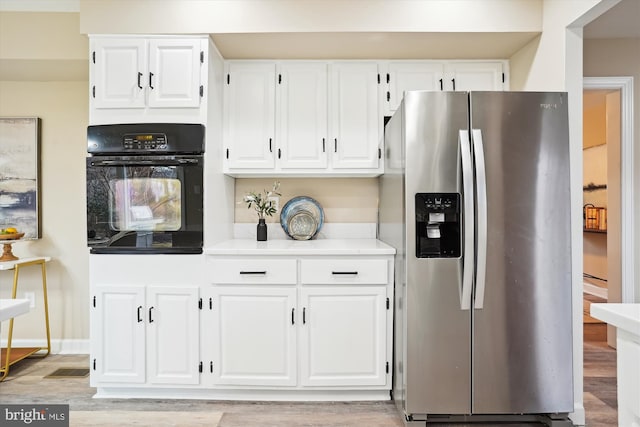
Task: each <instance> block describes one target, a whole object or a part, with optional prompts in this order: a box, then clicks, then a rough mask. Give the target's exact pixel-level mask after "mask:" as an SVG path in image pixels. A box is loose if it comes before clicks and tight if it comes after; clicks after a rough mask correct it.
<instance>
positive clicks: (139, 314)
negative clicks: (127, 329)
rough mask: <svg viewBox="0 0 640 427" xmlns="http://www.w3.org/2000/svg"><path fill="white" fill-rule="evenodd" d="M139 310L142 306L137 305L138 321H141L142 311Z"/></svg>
mask: <svg viewBox="0 0 640 427" xmlns="http://www.w3.org/2000/svg"><path fill="white" fill-rule="evenodd" d="M141 311H142V306H141V305H139V306H138V323H140V322H142V313H141Z"/></svg>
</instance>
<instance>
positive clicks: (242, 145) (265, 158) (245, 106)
mask: <svg viewBox="0 0 640 427" xmlns="http://www.w3.org/2000/svg"><path fill="white" fill-rule="evenodd" d="M275 67H276V66H275V64H274V63H252V62H250V63H233V62H232V63H229V64H228V73H227V80H226V82H225V85H224V89H225V90H224V102H225V109H224V112H225V114H226V116H225V119H224V120H225V138H224V141H225V149H226V153H225V156H226V166H227V168H228V169H273V167H274V166H275V156H274V149H275V141H274V135H275V69H276V68H275Z"/></svg>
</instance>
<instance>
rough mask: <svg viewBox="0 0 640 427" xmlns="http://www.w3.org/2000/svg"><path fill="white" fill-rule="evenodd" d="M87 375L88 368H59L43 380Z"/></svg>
mask: <svg viewBox="0 0 640 427" xmlns="http://www.w3.org/2000/svg"><path fill="white" fill-rule="evenodd" d="M87 375H89V368H59V369H56V370H55V371H53V372H52V373H50V374H49V375H47V376H46V377H45V378H78V377H86V376H87Z"/></svg>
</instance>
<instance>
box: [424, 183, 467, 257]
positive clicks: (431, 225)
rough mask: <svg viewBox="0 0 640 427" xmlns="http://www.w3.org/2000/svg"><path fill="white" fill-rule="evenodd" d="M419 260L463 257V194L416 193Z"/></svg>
mask: <svg viewBox="0 0 640 427" xmlns="http://www.w3.org/2000/svg"><path fill="white" fill-rule="evenodd" d="M415 212H416V257H417V258H457V257H460V245H461V240H460V236H461V226H462V224H461V215H460V194H459V193H416V196H415Z"/></svg>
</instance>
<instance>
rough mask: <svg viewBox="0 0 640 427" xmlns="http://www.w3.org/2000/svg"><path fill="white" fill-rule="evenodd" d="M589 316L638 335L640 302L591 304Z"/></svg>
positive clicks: (639, 330) (639, 331) (639, 332)
mask: <svg viewBox="0 0 640 427" xmlns="http://www.w3.org/2000/svg"><path fill="white" fill-rule="evenodd" d="M591 316H593V317H595V318H596V319H600V320H602V321H603V322H606V323H608V324H610V325H612V326H615V327H616V328H619V329H622V330H624V331H627V332H629V333H630V334H632V335H637V336H639V337H640V304H624V303H621V304H612V303H606V304H591Z"/></svg>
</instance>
